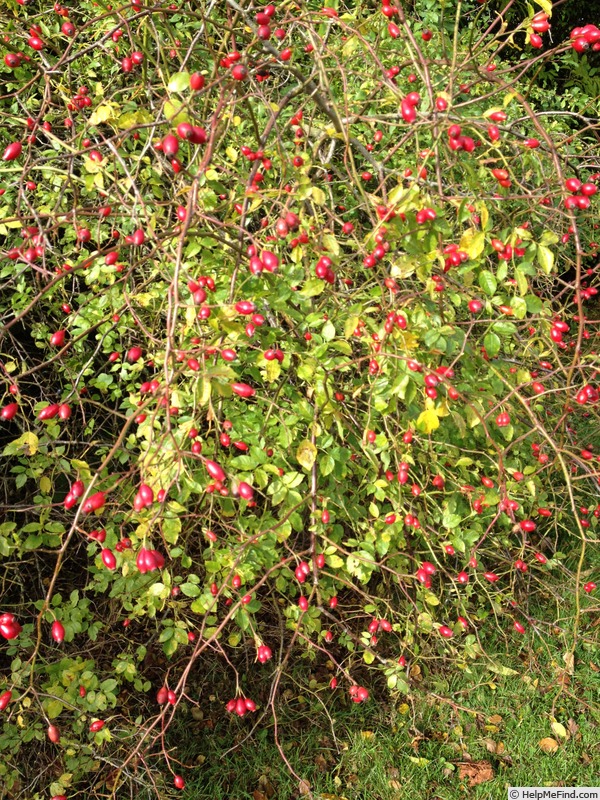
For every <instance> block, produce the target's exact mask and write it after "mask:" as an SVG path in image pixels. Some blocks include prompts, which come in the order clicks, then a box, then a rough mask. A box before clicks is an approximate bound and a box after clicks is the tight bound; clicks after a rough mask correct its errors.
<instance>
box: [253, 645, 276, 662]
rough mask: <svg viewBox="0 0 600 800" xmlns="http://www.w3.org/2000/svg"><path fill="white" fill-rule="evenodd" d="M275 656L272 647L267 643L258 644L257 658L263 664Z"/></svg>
mask: <svg viewBox="0 0 600 800" xmlns="http://www.w3.org/2000/svg"><path fill="white" fill-rule="evenodd" d="M272 657H273V653H272V651H271V648H270V647H269V646H268V645H266V644H261V645H259V646H258V649H257V651H256V658H257V660H258V661H259V662H260V663H261V664H266V663H267V661H269V660H270V659H271V658H272Z"/></svg>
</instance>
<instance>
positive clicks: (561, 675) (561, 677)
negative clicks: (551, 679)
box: [548, 669, 571, 691]
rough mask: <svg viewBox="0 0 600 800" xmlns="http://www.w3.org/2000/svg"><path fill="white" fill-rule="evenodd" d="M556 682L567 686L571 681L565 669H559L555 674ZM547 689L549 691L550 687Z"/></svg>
mask: <svg viewBox="0 0 600 800" xmlns="http://www.w3.org/2000/svg"><path fill="white" fill-rule="evenodd" d="M556 682H557V683H558V685H559V686H568V685H569V684H570V683H571V676H570V675H569V673H568V672H567V671H566V670H564V669H560V670H558V672H557V675H556ZM548 690H549V691H550V687H548Z"/></svg>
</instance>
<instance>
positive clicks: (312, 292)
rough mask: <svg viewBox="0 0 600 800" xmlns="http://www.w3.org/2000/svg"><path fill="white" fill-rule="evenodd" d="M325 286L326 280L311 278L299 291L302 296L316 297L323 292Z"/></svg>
mask: <svg viewBox="0 0 600 800" xmlns="http://www.w3.org/2000/svg"><path fill="white" fill-rule="evenodd" d="M324 288H325V281H322V280H320V279H319V278H311V280H309V281H306V283H305V284H304V286H303V287H302V289H300V291H299V292H298V294H299V295H301V296H302V297H316V296H317V295H319V294H321V293H322V291H323V289H324Z"/></svg>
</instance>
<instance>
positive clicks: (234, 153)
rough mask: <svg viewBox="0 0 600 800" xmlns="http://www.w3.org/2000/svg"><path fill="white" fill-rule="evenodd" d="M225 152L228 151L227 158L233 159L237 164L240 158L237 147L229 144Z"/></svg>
mask: <svg viewBox="0 0 600 800" xmlns="http://www.w3.org/2000/svg"><path fill="white" fill-rule="evenodd" d="M225 152H226V153H227V158H228V159H229V160H230V161H233V163H234V164H235V162H236V161H237V160H238V151H237V150H236V149H235V147H232V146H231V145H229V147H228V148H227V150H225Z"/></svg>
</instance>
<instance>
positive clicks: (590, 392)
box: [575, 383, 600, 406]
mask: <svg viewBox="0 0 600 800" xmlns="http://www.w3.org/2000/svg"><path fill="white" fill-rule="evenodd" d="M599 400H600V392H599V391H598V389H596V388H595V387H594V386H591V385H590V384H589V383H587V384H586V385H585V386H583V387H582V388H581V389H580V390H579V391H578V392H577V394H576V396H575V401H576V402H577V403H579V405H580V406H585V405H587V404H588V403H589V404H590V405H593V404H594V403H597V402H598V401H599Z"/></svg>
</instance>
